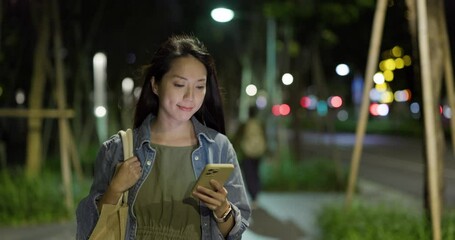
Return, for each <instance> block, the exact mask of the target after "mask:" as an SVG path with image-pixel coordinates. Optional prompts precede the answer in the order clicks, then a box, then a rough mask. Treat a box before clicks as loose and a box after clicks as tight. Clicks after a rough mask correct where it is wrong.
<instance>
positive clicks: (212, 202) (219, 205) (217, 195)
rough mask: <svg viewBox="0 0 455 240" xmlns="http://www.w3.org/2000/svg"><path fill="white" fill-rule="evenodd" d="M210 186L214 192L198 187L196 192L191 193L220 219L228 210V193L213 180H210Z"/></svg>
mask: <svg viewBox="0 0 455 240" xmlns="http://www.w3.org/2000/svg"><path fill="white" fill-rule="evenodd" d="M210 185H211V186H212V187H213V189H215V190H212V189H208V188H205V187H202V186H198V187H197V188H196V191H195V192H193V196H194V197H196V198H198V199H199V200H200V201H202V202H203V203H204V204H205V205H206V206H207V207H208V208H209V209H210V210H212V211H213V212H214V213H215V215H216V216H218V217H221V216H223V214H224V213H226V211H228V209H229V202H228V201H227V195H228V192H227V190H226V188H224V187H223V185H221V184H220V183H219V182H218V181H216V180H215V179H211V180H210Z"/></svg>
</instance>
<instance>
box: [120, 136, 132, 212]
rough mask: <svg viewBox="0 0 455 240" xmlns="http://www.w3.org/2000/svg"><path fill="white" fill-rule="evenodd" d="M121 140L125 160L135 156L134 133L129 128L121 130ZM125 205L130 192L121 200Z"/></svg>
mask: <svg viewBox="0 0 455 240" xmlns="http://www.w3.org/2000/svg"><path fill="white" fill-rule="evenodd" d="M118 133H119V135H120V138H121V139H122V145H123V160H127V159H128V158H130V157H132V156H133V155H134V153H133V149H134V145H133V131H132V130H131V129H130V128H128V129H126V131H123V130H120V131H119V132H118ZM121 199H122V201H123V203H124V204H126V203H127V201H128V191H126V192H124V193H123V197H122V198H121ZM119 201H120V200H119Z"/></svg>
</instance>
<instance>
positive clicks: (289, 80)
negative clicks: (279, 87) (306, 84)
mask: <svg viewBox="0 0 455 240" xmlns="http://www.w3.org/2000/svg"><path fill="white" fill-rule="evenodd" d="M281 82H283V84H284V85H291V84H292V82H294V77H293V76H292V74H290V73H285V74H283V76H282V77H281Z"/></svg>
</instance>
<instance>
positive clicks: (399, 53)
mask: <svg viewBox="0 0 455 240" xmlns="http://www.w3.org/2000/svg"><path fill="white" fill-rule="evenodd" d="M392 55H393V56H394V57H401V56H402V55H403V49H402V48H401V47H400V46H395V47H393V48H392Z"/></svg>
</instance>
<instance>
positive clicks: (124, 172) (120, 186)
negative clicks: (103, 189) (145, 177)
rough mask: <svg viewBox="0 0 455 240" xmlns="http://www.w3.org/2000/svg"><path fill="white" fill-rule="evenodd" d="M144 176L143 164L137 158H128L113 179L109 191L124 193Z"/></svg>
mask: <svg viewBox="0 0 455 240" xmlns="http://www.w3.org/2000/svg"><path fill="white" fill-rule="evenodd" d="M141 176H142V167H141V162H139V159H138V158H137V157H136V156H133V157H131V158H128V159H127V160H125V161H124V162H123V163H121V165H120V166H119V169H118V171H117V174H115V176H114V177H113V178H112V181H111V183H110V185H109V190H111V191H113V192H115V193H123V192H125V191H126V190H128V189H129V188H130V187H132V186H133V185H134V184H135V183H136V182H137V181H138V180H139V178H140V177H141Z"/></svg>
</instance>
